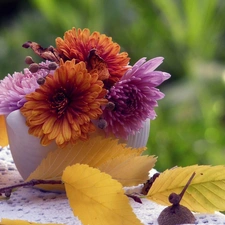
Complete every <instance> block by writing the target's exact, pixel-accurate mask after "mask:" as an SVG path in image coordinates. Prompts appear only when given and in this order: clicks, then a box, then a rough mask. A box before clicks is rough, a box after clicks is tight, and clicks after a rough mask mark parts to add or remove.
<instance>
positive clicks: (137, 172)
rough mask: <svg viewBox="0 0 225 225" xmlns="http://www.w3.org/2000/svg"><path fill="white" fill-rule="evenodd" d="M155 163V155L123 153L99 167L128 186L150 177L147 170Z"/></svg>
mask: <svg viewBox="0 0 225 225" xmlns="http://www.w3.org/2000/svg"><path fill="white" fill-rule="evenodd" d="M155 163H156V158H155V157H154V156H147V155H145V156H135V157H134V156H133V155H131V156H129V155H121V156H119V157H116V158H114V159H111V160H108V161H106V162H105V163H103V164H102V165H100V166H99V169H100V170H101V171H102V172H105V173H108V174H110V175H111V176H112V177H113V179H116V180H117V181H119V182H120V183H121V184H122V185H123V186H126V187H128V186H134V185H137V184H141V183H143V182H145V181H146V180H147V179H148V173H146V171H149V170H150V169H152V168H153V167H154V165H155Z"/></svg>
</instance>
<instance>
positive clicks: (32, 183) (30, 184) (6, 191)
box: [0, 179, 62, 197]
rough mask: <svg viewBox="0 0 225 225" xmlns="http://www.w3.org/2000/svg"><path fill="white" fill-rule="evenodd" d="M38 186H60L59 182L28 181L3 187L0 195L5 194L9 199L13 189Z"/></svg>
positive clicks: (60, 182)
mask: <svg viewBox="0 0 225 225" xmlns="http://www.w3.org/2000/svg"><path fill="white" fill-rule="evenodd" d="M39 184H53V185H54V184H62V181H61V180H36V179H33V180H30V181H27V182H24V183H20V184H15V185H11V186H8V187H4V188H0V195H2V194H5V196H6V197H10V195H11V193H12V190H13V189H14V188H19V187H27V186H28V187H33V186H35V185H39Z"/></svg>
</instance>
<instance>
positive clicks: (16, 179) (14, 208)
mask: <svg viewBox="0 0 225 225" xmlns="http://www.w3.org/2000/svg"><path fill="white" fill-rule="evenodd" d="M0 173H1V175H0V187H4V186H8V185H12V184H16V183H20V182H22V181H23V180H22V178H21V176H20V175H19V173H18V171H17V170H16V168H15V165H14V162H13V160H12V157H11V153H10V150H9V148H8V147H4V148H1V147H0ZM140 188H141V185H140V186H138V187H133V188H128V189H126V192H128V193H133V192H139V191H140ZM142 202H143V204H139V203H136V202H134V200H133V199H130V204H131V206H132V208H133V210H134V213H135V214H136V215H137V217H138V218H139V219H140V220H141V222H142V223H143V224H144V225H157V224H158V223H157V217H158V215H159V214H160V212H161V211H162V210H163V209H164V207H163V206H161V205H158V204H156V203H154V202H151V201H148V200H146V199H142ZM87 213H88V212H87ZM195 217H196V224H204V225H205V224H217V225H218V224H219V225H220V224H221V225H222V224H225V216H224V215H223V214H221V213H216V214H195ZM1 218H8V219H21V220H28V221H30V222H39V223H63V224H66V225H82V224H81V222H80V221H79V220H78V219H77V218H76V217H74V215H73V213H72V210H71V208H70V206H69V203H68V199H67V197H66V194H65V193H51V192H43V191H40V190H38V189H34V188H19V189H18V190H16V191H15V192H13V193H12V195H11V197H10V198H9V199H8V200H1V201H0V219H1ZM91 225H94V224H91ZM105 225H107V224H105ZM116 225H118V224H116Z"/></svg>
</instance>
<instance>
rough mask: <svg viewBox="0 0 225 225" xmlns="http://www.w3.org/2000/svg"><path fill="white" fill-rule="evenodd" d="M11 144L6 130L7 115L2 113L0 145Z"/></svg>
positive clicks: (0, 117) (0, 119) (0, 116)
mask: <svg viewBox="0 0 225 225" xmlns="http://www.w3.org/2000/svg"><path fill="white" fill-rule="evenodd" d="M8 144H9V141H8V135H7V130H6V123H5V116H4V115H0V146H7V145H8Z"/></svg>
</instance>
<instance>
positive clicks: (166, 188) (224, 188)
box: [147, 165, 225, 213]
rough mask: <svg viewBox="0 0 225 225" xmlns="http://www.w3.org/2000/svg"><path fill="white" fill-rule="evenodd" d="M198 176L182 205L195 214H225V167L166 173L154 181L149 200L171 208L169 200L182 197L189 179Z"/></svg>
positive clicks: (189, 169) (194, 168)
mask: <svg viewBox="0 0 225 225" xmlns="http://www.w3.org/2000/svg"><path fill="white" fill-rule="evenodd" d="M193 172H195V173H196V175H195V177H194V179H193V180H192V182H191V184H190V185H189V187H188V189H187V190H186V192H185V194H184V196H183V198H182V200H181V202H180V204H181V205H184V206H186V207H188V208H189V209H190V210H192V211H196V212H210V213H211V212H214V211H224V210H225V166H222V165H221V166H213V167H212V166H198V165H194V166H188V167H183V168H182V167H177V168H174V169H171V170H166V171H165V172H163V173H161V174H160V176H159V177H158V178H157V179H156V180H155V181H154V183H153V185H152V187H151V189H150V190H149V192H148V194H147V198H148V199H150V200H153V201H155V202H157V203H159V204H163V205H171V204H170V203H169V201H168V196H169V195H170V194H171V193H172V192H174V193H177V194H179V193H180V192H181V191H182V189H183V187H184V186H185V184H186V183H187V181H188V179H189V178H190V176H191V175H192V174H193Z"/></svg>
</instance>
